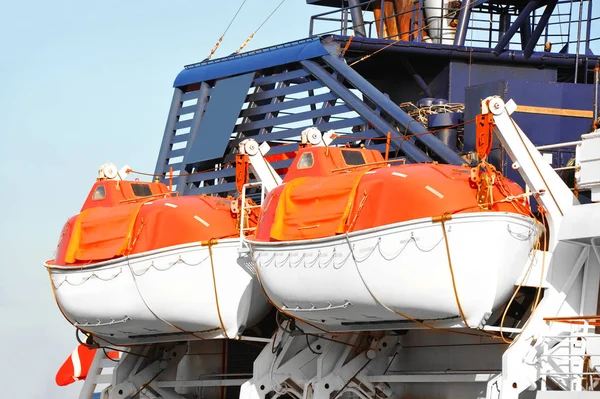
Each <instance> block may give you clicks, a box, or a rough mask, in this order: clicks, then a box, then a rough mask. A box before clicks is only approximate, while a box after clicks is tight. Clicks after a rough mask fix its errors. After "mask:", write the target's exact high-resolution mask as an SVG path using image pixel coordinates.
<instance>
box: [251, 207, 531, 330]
mask: <svg viewBox="0 0 600 399" xmlns="http://www.w3.org/2000/svg"><path fill="white" fill-rule="evenodd" d="M441 226H442V224H441V223H439V222H436V223H434V222H432V221H431V219H430V218H429V219H420V220H414V221H409V222H403V223H397V224H393V225H389V226H383V227H379V228H374V229H370V230H365V231H361V232H355V233H351V234H349V235H348V236H346V235H339V236H336V237H332V238H326V239H315V240H306V241H297V242H268V243H265V242H258V241H249V244H250V246H251V248H252V254H253V258H254V261H255V263H256V265H257V270H258V272H259V277H260V281H261V284H262V285H263V288H264V289H265V292H266V294H267V295H268V297H269V298H270V300H271V301H272V302H273V303H274V304H275V305H276V306H277V307H278V308H279V309H282V310H283V311H284V312H285V313H288V314H289V315H291V316H293V317H296V318H298V319H300V320H304V321H307V322H308V323H311V324H313V325H315V326H317V327H320V328H323V329H325V330H327V331H372V330H377V329H389V328H391V327H392V324H394V323H396V324H398V325H399V326H402V327H401V328H423V327H424V326H423V325H422V324H419V323H411V319H416V320H419V321H422V322H425V323H427V324H431V323H433V324H435V325H436V326H438V327H440V326H444V327H464V326H465V325H464V323H463V320H462V317H461V316H460V311H459V309H458V306H457V299H456V297H457V296H458V299H459V301H460V304H461V305H462V309H463V311H464V314H465V318H466V320H467V322H468V324H469V326H471V327H477V326H478V325H479V324H480V323H482V321H484V320H485V319H486V318H487V317H489V314H490V313H491V312H492V310H494V309H496V308H497V307H498V306H500V305H501V304H502V303H504V302H505V301H506V300H508V298H509V297H510V295H511V294H512V293H513V292H514V289H515V281H516V280H517V279H518V277H519V276H520V274H521V272H522V271H523V269H524V268H526V267H527V266H528V264H529V262H530V253H531V250H532V248H533V247H534V244H535V241H536V238H537V237H538V232H539V230H538V229H539V228H540V226H539V225H538V224H537V223H536V222H535V221H534V220H533V219H531V218H529V217H525V216H521V215H516V214H513V213H500V212H494V213H491V212H490V213H466V214H459V215H454V216H453V218H452V219H451V220H448V221H446V222H445V228H446V234H447V238H448V245H449V251H447V250H446V246H445V242H444V234H443V231H442V227H441ZM448 252H450V256H451V260H452V266H453V272H454V277H455V284H456V291H457V295H455V293H454V286H453V282H452V276H451V272H450V267H449V262H448ZM401 315H405V316H407V317H408V319H407V318H406V317H402V316H401ZM412 321H414V320H412ZM390 323H391V324H390Z"/></svg>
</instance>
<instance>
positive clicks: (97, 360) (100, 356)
mask: <svg viewBox="0 0 600 399" xmlns="http://www.w3.org/2000/svg"><path fill="white" fill-rule="evenodd" d="M118 364H119V361H117V360H113V359H110V358H108V357H107V356H106V353H105V351H104V350H101V349H98V350H97V351H96V355H95V356H94V360H93V361H92V365H91V366H90V370H89V371H88V374H87V377H86V378H85V382H84V384H83V387H82V388H81V392H79V399H96V398H103V399H104V398H107V397H108V396H106V395H104V392H103V393H97V392H95V390H96V388H97V386H98V385H101V384H103V385H107V386H110V385H111V384H112V383H113V371H114V369H115V367H116V366H117V365H118ZM103 371H106V373H104V374H103V373H102V372H103ZM105 388H106V387H105ZM103 391H104V388H103Z"/></svg>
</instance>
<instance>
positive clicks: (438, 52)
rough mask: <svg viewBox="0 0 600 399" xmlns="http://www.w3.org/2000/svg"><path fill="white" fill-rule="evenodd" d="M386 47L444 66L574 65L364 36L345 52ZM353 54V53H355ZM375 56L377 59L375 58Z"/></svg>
mask: <svg viewBox="0 0 600 399" xmlns="http://www.w3.org/2000/svg"><path fill="white" fill-rule="evenodd" d="M331 40H335V41H337V42H338V43H340V45H342V46H344V45H346V43H347V42H348V38H347V37H345V36H332V37H331ZM383 47H385V48H386V51H385V52H382V53H381V54H382V56H383V54H386V53H397V54H410V55H417V56H428V57H440V59H441V58H444V60H443V62H444V63H447V62H448V58H449V59H450V60H465V61H469V60H470V61H471V62H476V61H487V62H494V63H506V64H511V65H518V64H524V65H543V66H544V67H551V66H567V67H572V66H574V65H575V62H576V60H575V56H574V55H565V54H556V53H545V52H544V53H534V55H533V56H532V57H531V58H529V59H525V57H524V55H523V52H522V51H516V50H511V51H506V52H504V53H500V54H497V53H494V50H493V49H486V48H477V47H453V46H444V45H441V44H432V43H418V42H401V41H400V42H397V43H396V42H392V43H389V41H387V40H385V41H384V40H380V39H371V38H364V37H354V39H352V42H351V43H350V47H349V50H348V52H351V51H352V52H361V53H363V52H364V53H372V52H375V51H378V50H381V49H382V48H383ZM355 54H356V53H355ZM376 57H377V56H376ZM583 64H584V59H583V58H580V59H579V65H580V66H581V65H583Z"/></svg>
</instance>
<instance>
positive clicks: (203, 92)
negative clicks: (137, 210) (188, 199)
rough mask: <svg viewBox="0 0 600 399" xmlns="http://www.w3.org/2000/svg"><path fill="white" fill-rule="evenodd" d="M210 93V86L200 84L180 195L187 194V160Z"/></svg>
mask: <svg viewBox="0 0 600 399" xmlns="http://www.w3.org/2000/svg"><path fill="white" fill-rule="evenodd" d="M209 92H210V86H209V85H208V83H206V82H202V84H200V90H199V93H198V103H197V104H196V109H195V110H194V121H193V122H192V126H190V135H189V138H188V140H187V145H186V149H185V155H184V156H183V161H182V164H183V167H182V168H181V171H180V173H182V174H184V175H183V176H179V178H178V179H177V191H178V192H179V194H180V195H184V194H185V184H186V183H187V178H188V177H187V171H186V170H185V166H186V164H187V162H186V161H187V158H188V155H189V152H190V151H191V149H192V144H193V143H194V140H195V139H196V135H197V134H198V128H199V127H200V121H201V120H202V115H203V114H204V110H205V109H206V104H207V103H208V94H209Z"/></svg>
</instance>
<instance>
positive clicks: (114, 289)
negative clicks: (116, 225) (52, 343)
mask: <svg viewBox="0 0 600 399" xmlns="http://www.w3.org/2000/svg"><path fill="white" fill-rule="evenodd" d="M238 245H239V238H235V239H224V240H220V241H219V242H218V243H217V244H214V245H212V247H211V250H212V259H213V264H212V265H211V259H210V258H211V257H210V253H209V248H208V246H206V245H204V246H203V245H201V243H190V244H183V245H178V246H173V247H169V248H164V249H160V250H155V251H150V252H146V253H142V254H136V255H132V256H129V257H126V258H120V259H116V260H111V261H106V262H101V263H98V264H94V265H90V266H84V267H58V266H54V265H46V266H47V267H48V268H49V270H50V274H51V278H52V284H53V288H54V290H55V293H56V299H57V302H58V304H59V306H60V307H61V309H62V311H63V312H64V314H65V316H66V317H67V318H68V319H69V321H70V322H71V323H72V324H74V325H75V326H76V327H79V328H80V329H82V330H83V331H87V332H90V333H93V334H94V335H97V336H98V337H99V338H104V339H105V340H106V341H107V342H110V343H113V344H130V343H145V342H166V341H182V340H193V339H200V338H236V337H238V336H239V334H241V333H242V331H243V330H244V329H245V328H246V327H248V326H251V325H253V324H254V323H256V322H258V321H260V319H261V318H262V317H264V315H265V314H266V313H267V312H268V310H269V307H270V305H269V304H268V302H267V300H266V298H265V297H264V295H263V292H262V290H261V288H260V286H259V284H258V281H257V279H256V274H255V271H254V267H253V266H252V263H251V262H250V259H249V257H248V256H240V255H239V254H238V252H237V251H236V248H237V246H238ZM213 270H214V276H213ZM217 298H218V309H217ZM221 323H222V326H223V327H224V329H225V331H223V329H222V326H221ZM185 331H187V332H193V333H194V334H193V335H192V334H189V333H186V332H185Z"/></svg>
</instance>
